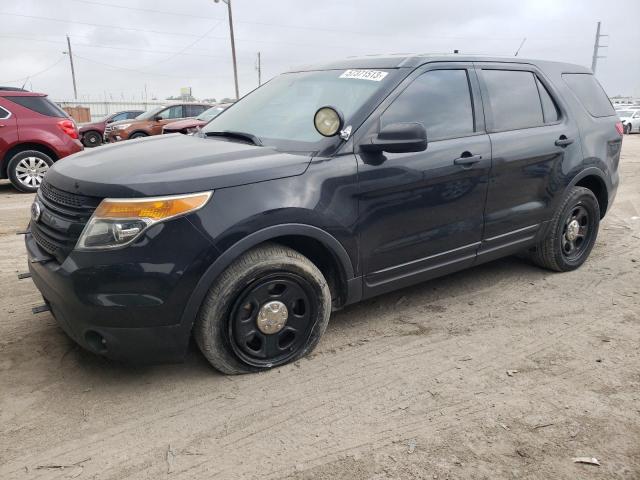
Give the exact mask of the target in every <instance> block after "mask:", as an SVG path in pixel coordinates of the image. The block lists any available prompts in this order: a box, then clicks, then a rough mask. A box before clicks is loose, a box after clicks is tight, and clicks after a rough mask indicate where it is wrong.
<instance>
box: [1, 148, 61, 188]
mask: <svg viewBox="0 0 640 480" xmlns="http://www.w3.org/2000/svg"><path fill="white" fill-rule="evenodd" d="M51 165H53V159H52V158H51V157H50V156H49V155H46V154H44V153H42V152H39V151H38V150H25V151H24V152H20V153H16V154H15V155H14V156H13V157H11V160H9V163H8V165H7V174H8V176H9V180H10V181H11V184H12V185H13V186H14V187H15V188H16V189H17V190H19V191H21V192H24V193H34V192H36V191H37V190H38V187H40V184H41V183H42V180H43V179H44V176H45V174H46V173H47V171H49V167H50V166H51Z"/></svg>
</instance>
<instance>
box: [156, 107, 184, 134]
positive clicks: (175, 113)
mask: <svg viewBox="0 0 640 480" xmlns="http://www.w3.org/2000/svg"><path fill="white" fill-rule="evenodd" d="M183 110H184V105H172V106H171V107H167V108H165V109H164V110H162V111H161V112H160V113H159V114H158V117H160V120H155V121H154V122H153V125H152V126H151V129H150V130H151V132H150V133H151V135H159V134H161V133H162V127H163V126H165V125H166V124H167V123H171V122H175V121H176V120H180V119H181V118H184V111H183Z"/></svg>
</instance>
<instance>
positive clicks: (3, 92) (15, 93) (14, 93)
mask: <svg viewBox="0 0 640 480" xmlns="http://www.w3.org/2000/svg"><path fill="white" fill-rule="evenodd" d="M46 96H47V94H46V93H37V92H30V91H29V90H24V89H22V88H17V87H2V86H0V97H46Z"/></svg>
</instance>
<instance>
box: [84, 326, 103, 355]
mask: <svg viewBox="0 0 640 480" xmlns="http://www.w3.org/2000/svg"><path fill="white" fill-rule="evenodd" d="M84 339H85V340H86V342H87V345H89V348H90V349H91V351H93V352H95V353H100V354H105V353H107V340H106V339H105V338H104V337H103V336H102V335H100V334H99V333H98V332H94V331H93V330H89V331H87V333H85V334H84Z"/></svg>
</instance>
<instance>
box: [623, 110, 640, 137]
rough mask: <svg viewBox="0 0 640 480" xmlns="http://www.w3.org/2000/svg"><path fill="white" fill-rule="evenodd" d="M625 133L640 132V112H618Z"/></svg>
mask: <svg viewBox="0 0 640 480" xmlns="http://www.w3.org/2000/svg"><path fill="white" fill-rule="evenodd" d="M618 117H620V121H621V122H622V128H623V130H624V133H627V134H629V133H633V132H640V110H622V111H620V112H618Z"/></svg>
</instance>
